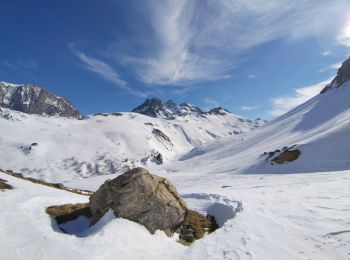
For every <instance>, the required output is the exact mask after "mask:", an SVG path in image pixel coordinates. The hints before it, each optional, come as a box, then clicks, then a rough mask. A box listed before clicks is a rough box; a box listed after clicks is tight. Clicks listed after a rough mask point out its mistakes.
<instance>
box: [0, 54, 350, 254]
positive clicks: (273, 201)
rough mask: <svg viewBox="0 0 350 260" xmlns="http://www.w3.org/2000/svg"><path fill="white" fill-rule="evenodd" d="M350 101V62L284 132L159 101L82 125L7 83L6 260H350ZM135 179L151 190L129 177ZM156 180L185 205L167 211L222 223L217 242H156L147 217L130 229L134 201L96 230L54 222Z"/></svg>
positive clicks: (39, 91)
mask: <svg viewBox="0 0 350 260" xmlns="http://www.w3.org/2000/svg"><path fill="white" fill-rule="evenodd" d="M349 96H350V59H349V60H347V61H345V62H344V63H343V65H342V66H341V67H340V68H339V70H338V73H337V76H336V77H335V79H334V80H333V81H332V82H330V83H329V85H327V86H325V88H324V90H323V91H322V92H321V93H320V94H318V95H317V96H315V97H313V98H312V99H310V100H308V101H307V102H305V103H304V104H302V105H300V106H298V107H296V108H295V109H293V110H292V111H289V112H288V113H286V114H284V115H282V116H281V117H279V118H277V119H275V120H273V121H271V122H266V121H264V120H261V119H256V120H250V119H246V118H242V117H240V116H237V115H234V114H232V113H230V112H229V111H228V110H227V109H224V108H221V107H217V108H213V109H211V110H209V111H207V112H205V111H202V110H201V109H200V108H198V107H196V106H194V105H192V104H188V103H183V104H180V105H178V104H176V103H175V102H173V101H171V100H170V101H167V102H163V101H161V100H159V99H147V100H146V101H145V102H144V103H143V104H141V105H140V106H138V107H136V108H135V109H134V110H133V112H116V113H98V114H94V115H87V116H81V115H80V114H79V112H78V111H77V110H76V109H75V108H74V107H73V106H72V104H71V103H70V102H69V101H68V100H67V99H65V98H63V97H58V96H55V95H54V94H52V93H49V92H48V91H47V90H45V89H43V88H40V87H38V86H31V85H15V84H9V83H5V82H3V83H0V106H1V111H0V129H1V137H0V168H2V169H3V170H2V171H1V172H0V180H2V183H3V184H2V185H3V187H4V188H3V189H2V190H3V192H0V197H1V203H0V210H1V212H2V214H1V215H0V232H1V235H2V236H1V244H0V249H1V252H2V253H1V254H2V255H1V258H2V259H61V258H62V257H64V258H67V259H112V258H118V259H140V258H143V259H349V257H350V236H349V232H350V227H349V225H350V224H349V223H350V214H349V212H350V159H349V153H350V143H349V142H348V140H349V135H350V108H349V105H350V102H349ZM135 167H143V168H147V169H148V171H149V172H150V173H153V174H156V175H159V176H162V177H164V178H167V179H169V180H170V182H171V183H172V184H174V187H176V189H177V192H176V190H175V188H174V187H173V186H172V185H170V184H169V183H170V182H168V181H167V180H165V179H163V178H160V177H154V176H153V175H150V173H149V172H147V171H146V170H143V169H141V168H137V170H134V172H133V171H131V173H130V171H129V170H131V169H134V168H135ZM135 171H136V172H137V173H136V174H138V175H137V180H138V181H139V179H141V180H143V182H141V181H140V183H141V184H140V183H139V182H137V183H136V182H134V179H128V178H127V177H129V178H130V176H134V175H132V174H135ZM19 172H20V173H22V175H20V174H18V173H19ZM125 172H128V173H126V175H125ZM125 176H127V177H125ZM150 176H153V177H150ZM116 177H117V178H116ZM30 178H32V179H30ZM115 178H116V179H115ZM118 178H119V179H118ZM158 178H160V179H158ZM108 179H114V180H112V181H107V182H105V181H106V180H108ZM29 180H31V181H29ZM38 180H41V181H38ZM155 180H156V181H155ZM33 182H34V183H33ZM49 182H55V184H52V183H51V184H50V183H49ZM148 182H152V185H154V186H152V187H155V188H153V190H155V196H156V195H157V196H158V195H159V194H160V193H161V194H162V196H161V197H167V198H170V197H171V199H169V201H168V203H166V205H167V206H169V205H172V206H174V205H176V206H177V207H178V208H180V211H181V210H183V208H185V206H183V205H184V204H185V203H186V205H187V207H188V208H190V209H191V210H193V211H195V212H197V213H198V214H199V215H200V214H202V215H203V216H205V215H210V218H212V219H215V225H216V226H215V230H214V228H213V230H211V231H210V232H209V229H208V230H207V231H208V232H207V233H210V234H206V235H205V236H204V237H203V238H202V237H200V238H201V239H198V240H195V241H194V242H193V241H191V242H193V243H191V244H184V243H182V244H181V243H178V242H177V241H178V240H179V238H181V235H182V236H185V235H189V234H188V233H186V232H189V231H188V230H185V231H184V230H182V228H184V229H186V227H185V226H188V225H183V226H181V228H180V231H179V233H176V232H175V229H176V228H178V226H176V228H174V230H172V229H170V228H168V229H167V228H164V232H163V231H161V230H157V231H155V232H149V230H150V228H149V227H148V226H147V225H141V224H140V223H142V221H144V219H145V218H146V217H144V218H142V217H141V219H142V221H140V218H139V219H138V221H132V220H133V218H132V217H130V218H123V217H118V214H116V211H117V210H119V208H118V207H119V205H120V204H121V203H123V200H118V202H116V201H114V202H113V201H112V202H110V201H109V202H108V203H106V204H108V207H110V208H108V207H104V208H103V212H104V213H105V214H101V212H102V211H101V209H100V208H98V209H97V210H95V213H96V212H97V213H96V214H100V215H103V216H99V217H100V218H98V220H96V223H94V224H95V225H89V223H90V222H84V221H89V220H86V219H87V218H89V217H90V215H89V214H85V215H84V216H82V215H80V216H79V217H76V218H73V220H71V221H68V222H67V223H65V226H60V224H59V223H58V222H55V218H54V217H52V216H51V217H50V216H48V215H47V214H46V213H45V210H46V208H47V207H49V206H52V205H60V204H67V203H69V204H72V203H80V204H79V205H80V206H81V205H83V206H82V207H90V208H91V209H93V208H94V207H96V201H99V200H103V199H104V198H106V199H110V198H111V197H113V196H112V195H110V193H109V192H111V190H112V191H113V189H114V190H116V188H114V187H116V186H117V187H118V191H117V192H119V191H120V190H121V189H123V188H124V187H129V186H128V185H131V184H130V183H132V185H136V184H139V185H140V186H135V187H140V188H139V189H138V188H134V192H130V190H127V189H126V190H127V191H126V192H129V193H135V194H138V192H140V191H144V190H145V191H147V192H149V190H152V189H148V188H147V189H146V188H145V187H146V186H142V185H144V183H148ZM43 183H44V185H42V184H43ZM48 183H49V184H48ZM57 183H59V184H57ZM102 184H103V185H102ZM6 185H10V186H11V187H12V189H11V188H8V186H6ZM101 185H102V186H101ZM113 185H115V186H113ZM0 187H2V186H0ZM6 187H7V188H6ZM57 187H58V188H57ZM111 187H112V188H111ZM133 187H134V186H133ZM147 187H149V186H147ZM164 190H165V191H164ZM68 191H70V192H68ZM88 191H91V192H95V193H94V195H92V196H91V197H90V200H89V198H88V197H87V196H86V195H87V194H88V195H89V194H90V193H89V192H88ZM168 191H170V192H168ZM72 192H74V193H72ZM84 192H85V193H84ZM104 192H105V193H104ZM162 192H164V193H162ZM96 194H97V195H96ZM99 194H102V195H99ZM105 194H108V195H105ZM118 194H119V193H118ZM135 194H131V195H130V196H132V195H135ZM147 194H148V193H147ZM104 195H105V196H104ZM151 195H152V196H153V195H154V194H153V193H151ZM151 195H150V198H151ZM118 196H122V195H120V194H119V195H118ZM157 196H156V198H157V199H158V198H159V197H157ZM180 197H181V198H182V199H183V201H184V202H183V201H182V199H180ZM118 198H119V199H120V197H118ZM118 198H117V199H118ZM137 199H138V200H140V201H141V200H142V199H144V198H143V197H142V196H141V197H138V198H137ZM149 200H150V202H149V203H150V205H157V207H158V204H151V203H153V201H151V199H149ZM88 201H89V204H87V203H88ZM158 202H159V201H158V200H157V203H158ZM103 203H104V202H103ZM103 203H102V202H101V204H103ZM147 203H148V202H145V203H144V204H147ZM86 205H88V206H86ZM147 205H148V204H147ZM99 206H101V205H98V207H99ZM102 206H105V205H102ZM102 206H101V208H102ZM143 206H144V205H143ZM126 207H127V206H126ZM116 208H117V209H116ZM134 208H136V207H134ZM134 208H133V209H134ZM108 209H109V210H108ZM152 210H153V208H147V209H146V210H145V209H144V208H143V209H142V214H143V215H142V216H145V215H147V214H148V213H149V212H150V211H152ZM168 211H169V210H168ZM180 211H179V210H176V213H178V212H180ZM113 213H114V214H113ZM197 213H193V214H197ZM52 214H55V213H52ZM91 214H92V215H93V214H94V212H93V213H91ZM120 214H122V213H120ZM116 215H117V217H116ZM172 216H173V215H172ZM93 217H94V216H93ZM176 217H178V216H177V215H176ZM181 217H183V215H181ZM155 218H156V217H155ZM210 218H209V219H210ZM130 219H131V220H130ZM156 219H157V218H156ZM178 219H179V218H176V221H178ZM212 219H210V220H212ZM56 220H57V218H56ZM147 220H148V219H147ZM157 221H158V219H157ZM159 222H161V220H159ZM86 223H88V224H86ZM91 223H92V222H91ZM147 223H148V222H147ZM176 223H177V222H176ZM177 224H178V223H177ZM182 224H183V223H182ZM194 226H195V225H194V224H193V227H194ZM152 228H153V226H152ZM72 230H73V231H72ZM15 231H16V232H15ZM192 231H193V230H192ZM192 231H191V232H192ZM67 233H68V234H67ZM169 234H171V235H170V236H169Z"/></svg>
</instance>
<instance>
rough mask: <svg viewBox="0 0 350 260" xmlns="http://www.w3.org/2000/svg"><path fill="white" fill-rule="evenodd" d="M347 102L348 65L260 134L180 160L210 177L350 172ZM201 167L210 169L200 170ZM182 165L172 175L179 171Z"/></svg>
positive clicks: (349, 86)
mask: <svg viewBox="0 0 350 260" xmlns="http://www.w3.org/2000/svg"><path fill="white" fill-rule="evenodd" d="M349 97H350V60H349V59H348V60H346V61H345V62H344V63H343V65H342V66H341V68H339V70H338V73H337V76H336V77H335V78H334V80H333V81H332V82H331V83H330V84H329V85H327V87H326V88H325V90H324V91H322V92H321V93H320V94H319V95H317V96H315V97H313V98H312V99H310V100H308V101H307V102H305V103H304V104H302V105H300V106H298V107H296V108H295V109H293V110H291V111H289V112H288V113H286V114H284V115H282V116H281V117H279V118H277V119H275V120H273V121H271V122H269V123H267V124H266V125H265V126H264V127H262V128H259V129H257V130H256V131H252V132H249V133H246V134H243V135H241V136H239V137H235V136H233V137H231V138H228V139H223V140H217V141H215V142H213V143H209V144H203V145H200V146H198V147H196V148H194V149H193V150H192V151H191V152H190V153H189V154H187V155H185V156H184V157H182V159H181V160H182V163H183V164H185V165H189V164H190V165H192V166H193V171H200V172H201V171H203V172H207V174H210V173H218V172H231V173H301V172H304V173H305V172H317V171H319V172H320V171H322V172H325V171H340V170H348V169H349V168H350V166H349V165H350V159H349V157H348V154H349V153H350V143H349V142H348V141H347V140H348V135H349V129H350V109H349V106H350V102H349ZM242 140H244V142H242ZM288 157H289V158H288ZM294 157H295V158H294ZM281 158H282V159H281ZM283 158H284V159H283ZM203 161H206V162H207V164H205V165H202V164H200V162H203ZM182 163H181V162H180V163H177V164H176V165H174V169H173V170H174V171H181V167H182V166H181V164H182Z"/></svg>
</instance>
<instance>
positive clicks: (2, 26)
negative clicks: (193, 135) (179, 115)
mask: <svg viewBox="0 0 350 260" xmlns="http://www.w3.org/2000/svg"><path fill="white" fill-rule="evenodd" d="M347 10H350V2H349V1H348V0H334V1H328V0H317V1H316V0H300V1H290V0H265V1H261V0H215V1H214V0H142V1H141V0H128V1H124V0H100V1H97V0H94V1H92V0H76V1H71V0H69V1H68V0H56V1H54V0H45V1H44V0H41V1H39V0H31V1H27V0H2V1H1V2H0V35H1V40H0V81H7V82H12V83H35V84H40V85H42V86H44V87H46V88H47V89H49V90H50V91H52V92H54V93H56V94H58V95H63V96H66V97H68V98H69V99H70V100H71V101H72V102H73V104H74V105H75V106H76V107H77V108H78V109H79V110H80V111H81V112H82V113H83V114H89V113H94V112H112V111H130V110H131V109H132V108H133V107H135V106H137V105H139V104H140V103H141V102H142V101H143V100H144V99H145V98H147V97H159V98H161V99H164V100H167V99H174V100H175V101H176V102H185V101H186V102H190V103H194V104H196V105H198V106H200V107H201V108H203V109H208V108H210V107H214V106H218V105H220V106H224V107H226V108H228V109H229V110H231V111H232V112H234V113H236V114H239V115H243V116H246V117H250V118H256V117H262V118H267V119H271V118H274V117H276V116H278V115H281V114H282V113H284V112H286V111H287V110H289V109H291V108H293V107H294V106H296V105H298V104H300V103H301V102H303V101H305V100H307V99H308V98H310V97H311V96H312V95H315V93H318V92H319V90H320V89H321V88H322V87H323V86H324V84H326V82H327V81H328V80H329V79H330V78H331V77H332V76H334V74H335V73H336V69H337V67H338V66H339V64H340V63H341V62H342V61H343V60H345V58H347V56H348V55H349V47H350V11H347Z"/></svg>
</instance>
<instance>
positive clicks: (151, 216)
mask: <svg viewBox="0 0 350 260" xmlns="http://www.w3.org/2000/svg"><path fill="white" fill-rule="evenodd" d="M110 209H111V210H112V211H113V212H114V215H115V216H116V217H122V218H125V219H129V220H131V221H135V222H138V223H140V224H142V225H144V226H145V227H146V228H147V229H148V230H149V231H150V233H152V234H153V233H154V232H155V231H156V230H163V231H165V233H166V234H167V235H168V236H170V235H172V234H173V233H174V232H175V231H176V230H177V229H178V228H179V227H180V226H181V225H182V224H183V223H184V221H185V219H186V216H187V213H188V209H187V206H186V203H185V202H184V201H183V200H182V199H181V198H180V196H179V195H178V193H177V191H176V189H175V187H174V186H173V185H172V184H171V183H170V182H169V181H168V180H167V179H165V178H162V177H159V176H156V175H153V174H150V173H149V172H148V171H147V170H145V169H143V168H135V169H133V170H130V171H128V172H126V173H124V174H122V175H120V176H118V177H117V178H115V179H113V180H108V181H106V182H105V183H104V184H103V185H102V186H101V187H100V188H99V189H98V190H97V191H96V192H95V193H94V194H93V195H92V196H91V197H90V211H91V214H92V220H91V223H92V224H95V223H96V222H97V221H98V220H99V219H100V218H101V217H103V215H104V214H105V213H106V212H107V211H108V210H110Z"/></svg>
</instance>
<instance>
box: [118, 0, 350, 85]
mask: <svg viewBox="0 0 350 260" xmlns="http://www.w3.org/2000/svg"><path fill="white" fill-rule="evenodd" d="M145 3H146V9H147V12H145V13H146V14H147V15H148V16H149V19H148V20H149V21H150V24H149V27H150V28H151V30H150V33H149V34H147V39H146V38H145V39H139V42H141V43H142V42H146V43H147V44H149V42H152V45H153V46H154V48H151V49H150V48H148V46H146V44H145V46H142V47H143V48H141V49H146V50H147V49H149V51H148V52H147V51H146V52H142V53H141V54H140V53H137V54H135V53H134V54H130V53H128V54H126V53H124V54H123V55H119V56H118V58H120V57H121V56H122V62H123V64H125V65H129V66H130V67H131V68H132V70H133V71H134V72H135V73H136V74H137V76H138V78H139V80H141V81H142V82H144V83H147V84H157V85H188V84H191V83H193V82H196V81H204V80H217V79H222V78H228V77H229V76H228V75H229V74H230V72H231V70H232V69H233V68H235V67H236V66H237V64H238V63H239V61H240V58H241V55H242V54H243V53H244V52H246V51H248V50H249V49H251V48H254V47H256V46H258V45H260V44H263V43H266V42H269V41H272V40H277V39H285V40H298V39H303V38H305V37H321V36H329V35H331V36H332V37H333V38H335V39H336V38H337V37H338V38H337V39H338V41H339V43H342V44H347V41H346V40H344V39H345V38H344V37H340V36H339V35H343V36H344V32H339V33H338V34H337V33H335V32H337V31H338V28H340V27H341V26H340V25H341V24H344V15H343V14H344V10H347V8H349V7H350V3H349V2H348V1H347V0H336V1H325V0H323V1H319V0H300V1H290V0H267V1H260V0H218V1H213V0H192V1H187V0H178V1H173V0H163V1H158V0H145ZM143 8H144V6H143ZM325 17H332V19H325ZM349 44H350V41H349ZM141 45H142V44H141ZM118 51H119V50H115V52H118Z"/></svg>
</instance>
